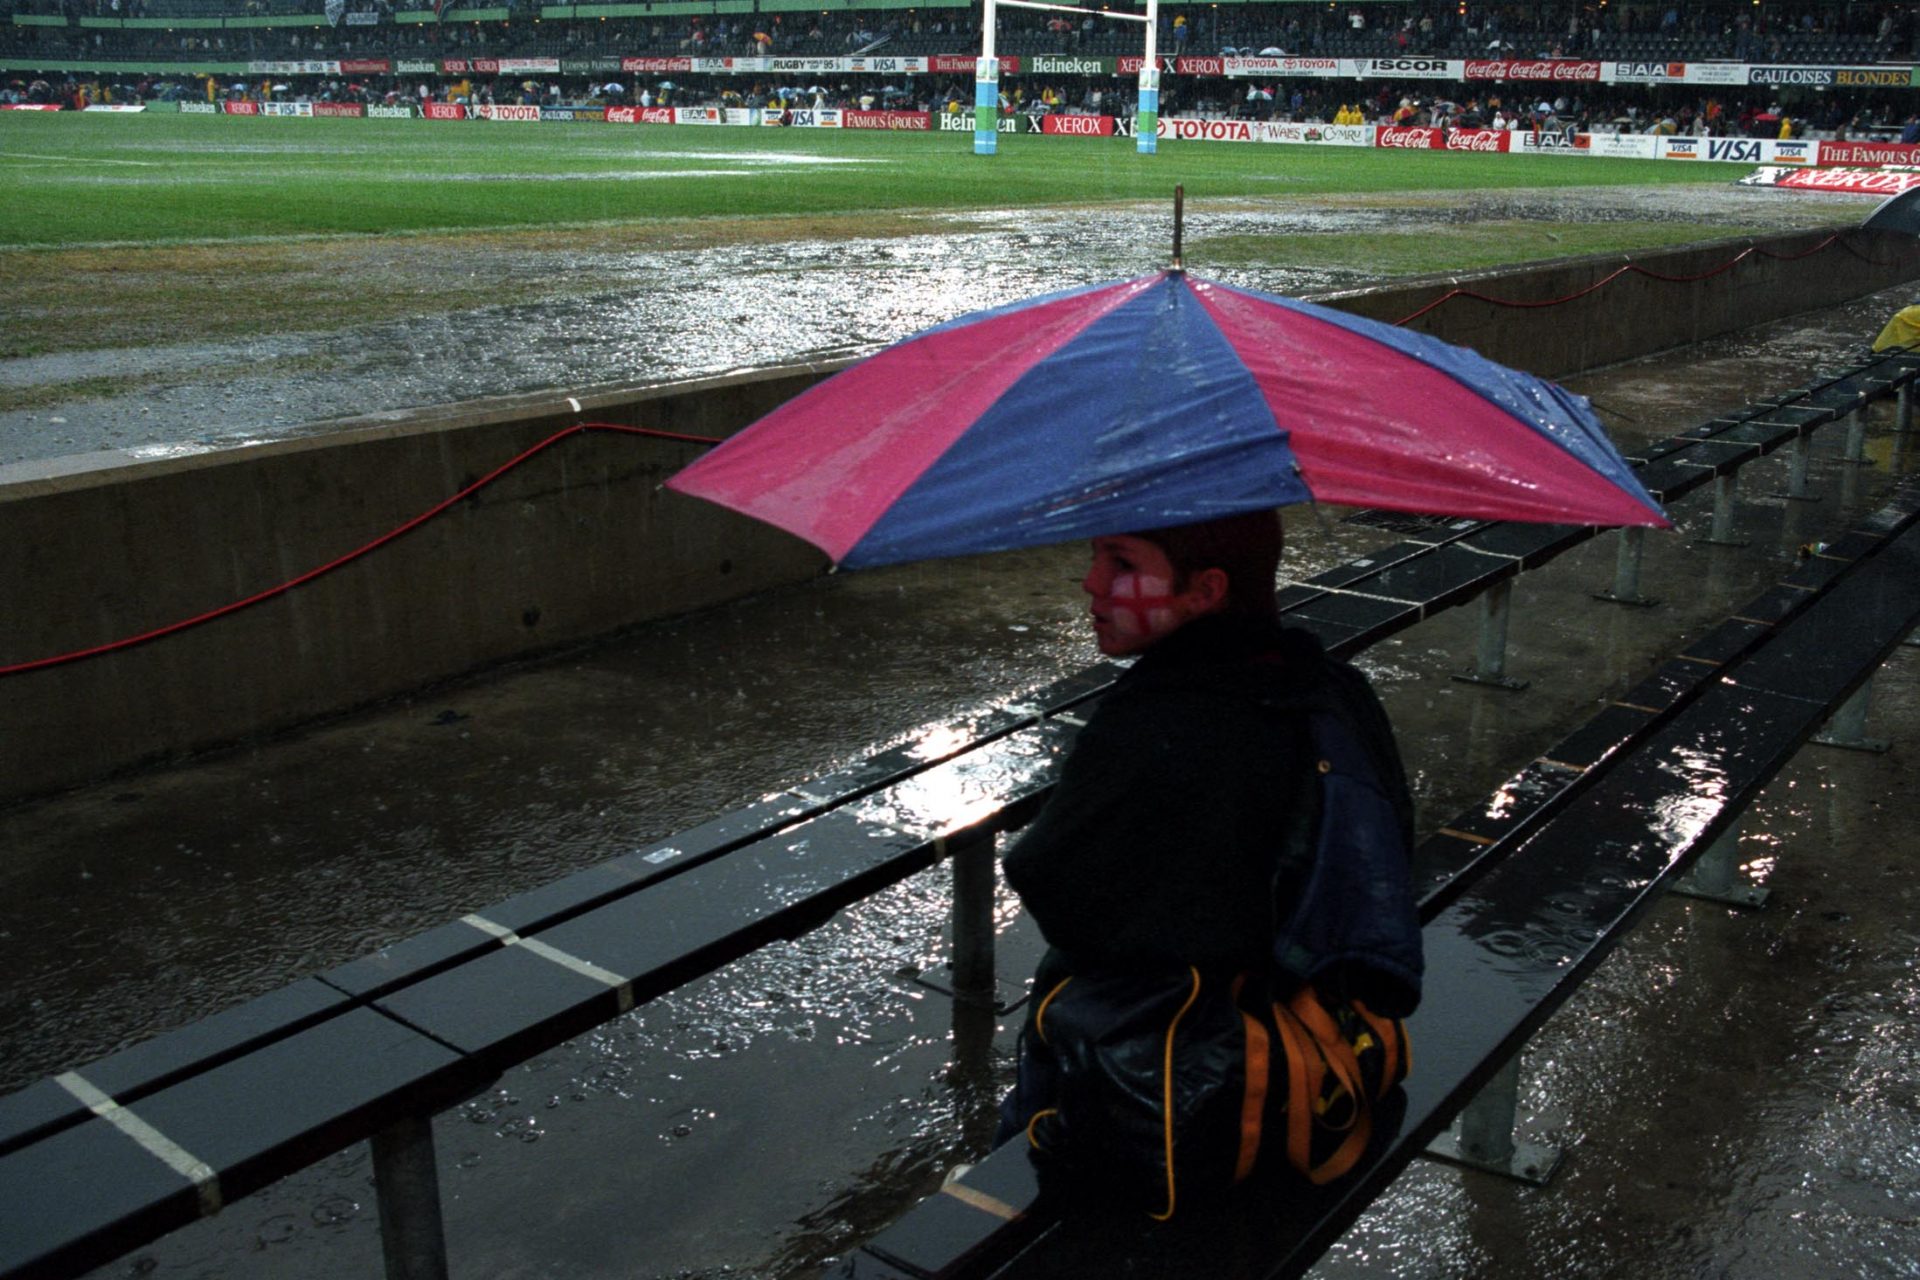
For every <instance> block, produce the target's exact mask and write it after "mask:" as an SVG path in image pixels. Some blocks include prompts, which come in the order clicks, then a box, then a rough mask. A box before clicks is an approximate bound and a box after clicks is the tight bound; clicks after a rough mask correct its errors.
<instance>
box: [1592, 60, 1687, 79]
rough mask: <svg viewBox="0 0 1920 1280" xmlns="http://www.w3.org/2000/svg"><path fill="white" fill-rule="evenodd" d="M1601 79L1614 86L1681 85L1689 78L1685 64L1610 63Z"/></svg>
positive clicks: (1604, 69) (1604, 65) (1605, 64)
mask: <svg viewBox="0 0 1920 1280" xmlns="http://www.w3.org/2000/svg"><path fill="white" fill-rule="evenodd" d="M1601 65H1602V67H1603V71H1602V74H1601V77H1600V78H1601V79H1603V80H1607V81H1610V82H1612V83H1613V84H1679V83H1680V82H1681V81H1684V80H1685V79H1686V78H1687V64H1686V63H1684V62H1608V63H1603V64H1601Z"/></svg>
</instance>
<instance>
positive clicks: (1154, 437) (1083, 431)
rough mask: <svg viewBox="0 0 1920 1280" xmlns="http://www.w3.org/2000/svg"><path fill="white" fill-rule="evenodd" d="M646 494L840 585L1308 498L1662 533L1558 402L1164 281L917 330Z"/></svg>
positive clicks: (1351, 321) (1362, 328)
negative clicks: (695, 508)
mask: <svg viewBox="0 0 1920 1280" xmlns="http://www.w3.org/2000/svg"><path fill="white" fill-rule="evenodd" d="M667 483H668V487H669V488H672V489H676V490H679V491H680V492H682V493H688V494H693V495H695V496H698V497H702V498H707V499H710V500H712V501H714V502H718V503H720V504H721V505H723V506H727V507H731V508H733V509H735V510H738V511H741V512H744V513H746V514H748V515H751V516H754V517H756V518H758V519H760V520H764V521H766V522H767V523H769V524H772V525H775V526H777V527H779V528H781V529H785V530H787V531H788V532H790V533H793V534H797V535H798V536H800V537H802V538H804V539H806V540H807V541H809V542H811V543H813V544H814V545H815V546H818V547H819V548H821V549H822V550H823V551H825V552H826V553H827V555H828V556H829V557H831V558H832V559H833V560H834V561H835V562H837V563H839V564H842V565H846V566H849V567H862V566H871V565H880V564H892V563H897V562H901V561H908V560H919V559H929V558H933V557H938V556H954V555H966V554H972V553H977V552H984V551H1000V550H1008V549H1011V548H1015V547H1030V546H1039V545H1043V544H1047V543H1053V542H1065V541H1070V540H1076V539H1081V538H1088V537H1094V536H1098V535H1100V534H1109V533H1121V532H1126V531H1129V530H1137V529H1151V528H1159V527H1162V526H1166V525H1175V524H1188V523H1193V522H1196V521H1201V520H1207V519H1211V518H1213V517H1215V516H1223V515H1231V514H1235V513H1238V512H1243V511H1252V510H1259V509H1263V508H1274V507H1281V506H1287V505H1290V504H1293V503H1299V502H1313V501H1317V502H1324V503H1336V504H1341V505H1347V506H1360V507H1377V508H1382V509H1386V510H1393V511H1409V512H1421V513H1428V514H1440V515H1450V516H1467V517H1475V518H1480V519H1487V520H1527V521H1545V522H1550V523H1564V524H1583V525H1652V526H1663V525H1666V524H1667V523H1668V521H1667V518H1666V516H1665V515H1664V514H1663V513H1662V512H1661V510H1660V507H1659V505H1658V504H1657V503H1656V502H1655V501H1654V500H1653V498H1652V497H1651V496H1650V495H1649V494H1648V493H1647V491H1646V490H1645V489H1644V488H1643V487H1642V486H1641V485H1640V483H1639V481H1638V480H1637V479H1636V478H1635V477H1634V474H1633V471H1632V468H1631V467H1629V466H1628V465H1627V463H1626V462H1625V460H1624V459H1622V458H1621V457H1620V455H1619V454H1618V453H1617V452H1616V451H1615V450H1614V448H1613V445H1612V444H1611V443H1610V442H1609V441H1608V439H1607V435H1606V431H1605V428H1603V427H1602V426H1601V424H1600V422H1599V420H1598V419H1597V418H1596V417H1595V416H1594V414H1593V411H1592V409H1591V408H1590V407H1589V406H1588V404H1587V402H1586V401H1585V400H1584V399H1582V398H1581V397H1578V396H1574V395H1571V394H1569V393H1568V392H1566V391H1564V390H1562V389H1561V388H1559V387H1557V386H1554V385H1553V384H1551V383H1549V382H1545V381H1542V380H1541V379H1539V378H1535V377H1533V376H1531V375H1529V374H1525V373H1520V372H1518V371H1516V370H1513V369H1508V368H1505V367H1503V366H1501V365H1497V364H1495V363H1493V362H1492V361H1489V360H1485V359H1483V358H1481V357H1480V356H1478V355H1476V354H1474V353H1473V352H1471V351H1468V350H1466V349H1464V348H1461V347H1454V346H1449V345H1448V344H1446V343H1443V342H1440V341H1438V340H1437V339H1434V338H1430V337H1427V336H1425V335H1423V334H1418V333H1411V332H1408V331H1406V330H1403V329H1397V328H1394V327H1393V326H1391V325H1386V324H1381V323H1379V322H1377V321H1372V320H1365V319H1361V318H1358V317H1355V316H1350V315H1346V314H1344V313H1342V312H1339V311H1334V310H1331V309H1328V308H1325V307H1318V306H1314V305H1311V304H1309V303H1304V302H1299V301H1296V300H1294V299H1291V298H1283V297H1278V296H1275V295H1271V294H1263V293H1255V292H1252V291H1250V290H1246V289H1237V288H1234V287H1232V286H1229V285H1224V284H1219V283H1216V282H1213V281H1208V280H1202V279H1197V278H1195V277H1192V276H1189V275H1187V274H1186V273H1184V272H1182V271H1178V270H1174V271H1165V272H1160V273H1158V274H1155V275H1150V276H1142V277H1140V278H1139V279H1135V280H1123V281H1118V282H1115V283H1109V284H1099V285H1091V286H1088V287H1086V288H1081V289H1073V290H1069V291H1066V292H1063V293H1055V294H1048V295H1046V296H1043V297H1037V298H1032V299H1029V300H1027V301H1024V302H1018V303H1014V304H1013V305H1011V306H1005V307H997V308H994V309H992V310H988V311H981V312H976V313H974V314H971V315H966V316H962V317H960V318H958V319H956V320H951V321H949V322H947V323H946V324H942V325H937V326H935V327H934V328H931V329H927V330H924V331H923V332H921V333H918V334H915V335H914V336H912V337H910V338H906V339H904V340H902V341H900V342H898V343H896V344H894V345H893V346H891V347H888V348H887V349H885V350H884V351H881V352H879V353H878V354H876V355H874V356H872V357H870V358H869V359H867V360H864V361H862V362H861V363H859V364H857V365H854V366H852V367H851V368H848V369H846V370H844V371H842V372H841V373H839V374H837V375H836V376H834V377H832V378H830V379H828V380H826V381H825V382H822V383H820V384H818V385H816V386H814V387H812V388H811V389H809V390H808V391H806V392H804V393H802V394H801V395H799V396H797V397H796V398H794V399H793V400H791V401H789V402H788V403H787V404H785V405H783V406H781V407H780V408H779V409H777V410H775V411H774V412H773V413H771V414H769V415H767V416H766V417H765V418H762V419H761V420H760V421H758V422H756V423H754V424H753V425H752V426H750V427H748V428H747V429H746V430H744V431H742V432H740V433H739V434H737V435H735V436H733V437H732V438H731V439H729V440H727V441H726V442H725V443H724V444H722V445H720V446H719V447H718V448H716V449H714V450H713V451H712V452H711V453H709V454H708V455H707V456H706V457H704V458H702V459H700V460H699V461H698V462H696V463H694V464H693V465H692V466H690V467H688V468H686V469H685V470H683V471H681V472H680V473H679V474H678V475H676V476H674V477H673V478H672V479H671V480H669V481H668V482H667Z"/></svg>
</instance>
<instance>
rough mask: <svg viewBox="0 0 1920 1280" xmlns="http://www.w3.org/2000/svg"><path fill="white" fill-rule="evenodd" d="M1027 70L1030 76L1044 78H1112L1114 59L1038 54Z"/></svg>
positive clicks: (1032, 58) (1030, 60)
mask: <svg viewBox="0 0 1920 1280" xmlns="http://www.w3.org/2000/svg"><path fill="white" fill-rule="evenodd" d="M1026 70H1027V74H1029V75H1042V76H1110V75H1112V74H1114V59H1112V58H1076V57H1072V56H1070V55H1063V54H1049V53H1036V54H1034V55H1033V56H1032V57H1029V58H1028V59H1027V68H1026Z"/></svg>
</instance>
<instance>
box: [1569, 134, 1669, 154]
mask: <svg viewBox="0 0 1920 1280" xmlns="http://www.w3.org/2000/svg"><path fill="white" fill-rule="evenodd" d="M1659 142H1660V139H1658V138H1656V137H1653V136H1652V135H1651V134H1645V133H1596V134H1592V135H1590V136H1589V137H1588V138H1587V154H1588V155H1590V156H1605V157H1607V158H1608V159H1610V160H1652V159H1654V158H1655V157H1656V156H1657V155H1658V154H1659V150H1660V148H1659Z"/></svg>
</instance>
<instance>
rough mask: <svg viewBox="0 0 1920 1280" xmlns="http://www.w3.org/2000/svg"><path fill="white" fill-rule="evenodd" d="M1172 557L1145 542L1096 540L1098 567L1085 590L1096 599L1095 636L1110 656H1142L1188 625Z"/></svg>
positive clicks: (1091, 571)
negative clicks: (1176, 588)
mask: <svg viewBox="0 0 1920 1280" xmlns="http://www.w3.org/2000/svg"><path fill="white" fill-rule="evenodd" d="M1173 578H1174V573H1173V565H1172V563H1171V562H1170V561H1168V559H1167V553H1166V552H1165V551H1163V550H1161V549H1160V547H1159V546H1157V545H1155V544H1154V543H1151V542H1148V541H1147V540H1146V539H1144V538H1135V537H1132V536H1130V535H1115V536H1111V537H1104V538H1095V539H1094V540H1093V565H1092V567H1091V568H1089V569H1088V570H1087V576H1086V578H1085V579H1084V580H1082V582H1081V584H1080V586H1081V589H1082V590H1084V591H1085V592H1086V593H1087V594H1088V595H1090V596H1092V597H1093V602H1092V611H1093V635H1094V640H1095V641H1096V642H1097V643H1098V644H1099V646H1100V652H1102V653H1104V654H1106V655H1107V656H1108V657H1121V656H1123V655H1126V654H1130V653H1138V652H1140V651H1141V650H1142V649H1145V648H1146V647H1147V646H1148V645H1151V644H1152V643H1153V642H1154V641H1155V640H1158V639H1159V638H1160V637H1161V636H1164V635H1166V634H1167V633H1168V632H1169V631H1172V630H1173V629H1174V628H1176V627H1178V626H1179V625H1180V624H1181V622H1183V621H1184V620H1185V613H1184V611H1183V610H1182V608H1181V605H1182V599H1181V597H1180V596H1177V595H1175V594H1174V592H1173Z"/></svg>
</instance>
